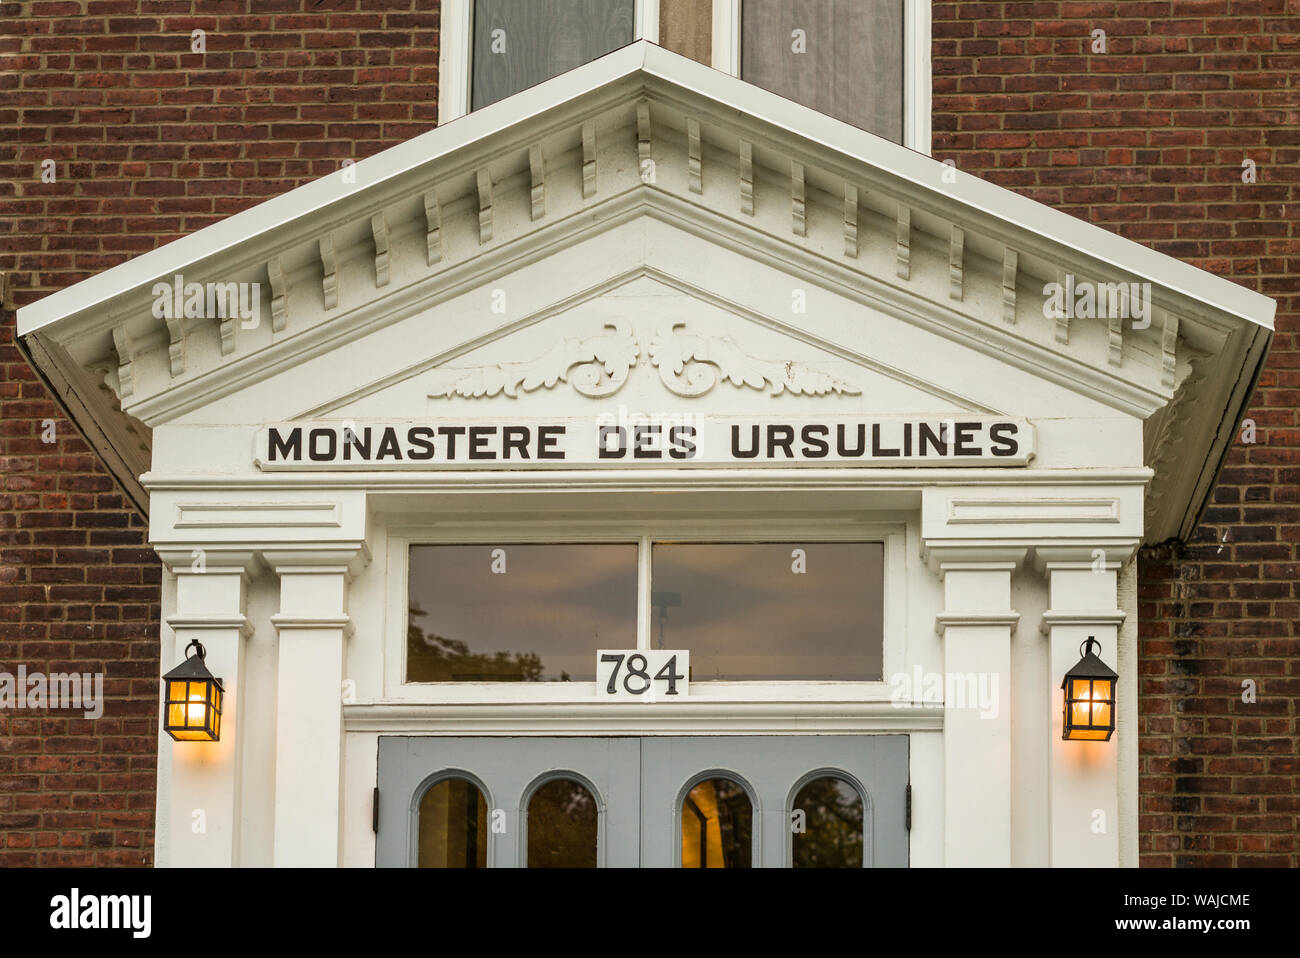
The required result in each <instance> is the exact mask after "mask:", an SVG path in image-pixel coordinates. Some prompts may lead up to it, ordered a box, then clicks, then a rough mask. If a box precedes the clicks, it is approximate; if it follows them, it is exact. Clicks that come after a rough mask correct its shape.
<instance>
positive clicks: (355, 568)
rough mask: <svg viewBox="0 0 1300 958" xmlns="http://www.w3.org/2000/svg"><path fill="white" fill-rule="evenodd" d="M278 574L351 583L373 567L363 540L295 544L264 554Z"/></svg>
mask: <svg viewBox="0 0 1300 958" xmlns="http://www.w3.org/2000/svg"><path fill="white" fill-rule="evenodd" d="M262 557H263V559H265V560H266V564H267V565H268V566H270V567H271V568H272V569H273V570H274V571H275V574H276V575H280V576H283V575H330V574H335V575H339V574H341V575H344V576H346V577H347V579H348V580H349V581H350V580H352V579H355V578H356V577H357V576H358V575H359V574H360V573H361V570H362V569H364V568H365V567H366V566H368V565H369V564H370V546H368V545H367V544H366V543H365V542H364V541H358V542H329V543H321V544H319V545H318V544H311V545H302V544H295V545H292V546H287V547H284V548H279V547H274V548H269V549H265V550H264V551H263V552H262Z"/></svg>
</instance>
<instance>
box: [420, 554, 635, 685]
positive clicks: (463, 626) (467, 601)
mask: <svg viewBox="0 0 1300 958" xmlns="http://www.w3.org/2000/svg"><path fill="white" fill-rule="evenodd" d="M636 557H637V547H636V545H635V544H634V543H627V544H586V543H584V544H580V545H533V544H528V545H420V546H411V553H410V594H409V608H408V613H409V618H408V620H407V622H408V624H407V658H406V680H407V681H408V682H549V681H573V682H594V681H595V679H596V670H595V661H596V650H597V649H598V648H607V649H626V648H633V647H635V646H636V604H637V558H636Z"/></svg>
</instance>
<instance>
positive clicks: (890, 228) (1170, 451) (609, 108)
mask: <svg viewBox="0 0 1300 958" xmlns="http://www.w3.org/2000/svg"><path fill="white" fill-rule="evenodd" d="M646 161H649V162H648V163H647V162H646ZM181 275H183V276H184V278H185V281H186V282H187V283H190V282H192V283H196V284H212V283H221V284H227V283H233V284H256V286H257V288H258V290H259V291H260V293H261V295H260V297H259V306H258V308H257V309H256V310H254V311H253V313H252V314H250V315H248V316H243V315H231V314H229V313H227V314H223V315H213V316H207V315H205V314H204V313H203V311H202V310H199V311H198V312H197V313H196V314H195V315H192V316H191V315H188V312H185V313H182V314H180V315H175V314H173V315H163V314H162V313H160V311H159V309H158V303H157V295H156V294H155V293H154V290H155V289H156V288H157V286H158V284H160V283H161V284H162V285H163V286H170V284H171V283H172V282H173V281H174V280H175V279H176V278H177V277H178V276H181ZM1067 277H1073V278H1074V279H1082V280H1084V281H1087V282H1090V283H1093V284H1100V285H1105V284H1118V283H1125V284H1127V283H1133V282H1137V283H1145V284H1147V286H1148V287H1149V293H1148V294H1147V297H1146V300H1145V302H1146V305H1147V307H1148V308H1149V315H1148V316H1146V317H1144V318H1143V320H1142V321H1141V322H1133V321H1131V319H1130V318H1126V317H1123V316H1119V317H1115V316H1112V317H1102V318H1100V319H1090V318H1087V317H1075V316H1066V315H1051V314H1050V313H1049V311H1048V309H1047V308H1046V306H1045V304H1046V303H1047V302H1048V301H1049V300H1050V299H1051V297H1050V296H1049V295H1048V292H1047V289H1048V285H1049V284H1050V283H1052V282H1054V281H1056V280H1058V279H1061V278H1067ZM655 284H658V287H656V285H655ZM497 293H501V294H502V295H503V296H504V298H505V302H506V307H505V311H504V312H502V313H499V314H498V313H494V312H493V297H494V296H495V295H496V294H497ZM801 295H802V296H803V304H802V305H803V309H802V310H799V309H795V308H793V307H794V306H795V304H796V303H797V302H798V301H799V297H800V296H801ZM1272 311H1273V304H1272V302H1271V301H1269V300H1266V299H1264V298H1263V297H1260V296H1257V295H1255V294H1253V293H1250V292H1249V291H1246V290H1244V289H1242V288H1241V287H1238V286H1235V285H1233V284H1231V283H1228V282H1226V281H1223V280H1220V279H1218V278H1216V277H1213V276H1210V275H1209V274H1207V273H1204V272H1201V271H1199V270H1195V269H1192V268H1191V267H1189V266H1187V265H1185V264H1182V263H1179V262H1178V261H1176V260H1173V259H1171V258H1169V257H1165V256H1161V255H1160V254H1157V253H1154V252H1153V251H1151V250H1149V249H1146V248H1144V247H1141V246H1139V245H1137V244H1134V243H1131V242H1128V241H1126V240H1122V239H1120V238H1119V237H1116V236H1114V235H1113V234H1110V233H1107V232H1105V231H1103V230H1100V229H1098V228H1096V227H1093V226H1090V225H1088V224H1086V223H1082V222H1080V221H1078V220H1076V219H1073V218H1071V217H1068V216H1065V215H1063V214H1059V213H1057V212H1055V211H1053V210H1050V209H1048V208H1047V207H1044V206H1042V205H1040V204H1036V203H1034V202H1032V201H1030V200H1028V199H1026V198H1024V197H1021V196H1018V195H1015V194H1013V193H1010V192H1008V191H1005V190H1001V189H999V188H998V187H996V186H993V185H992V184H989V183H985V182H982V181H980V180H978V179H976V178H974V177H970V176H968V175H966V174H964V173H960V172H957V173H954V172H953V171H952V170H951V169H950V168H949V167H946V166H943V165H942V164H940V163H937V162H935V161H933V160H930V159H929V158H927V157H923V156H920V155H918V154H915V153H913V152H911V151H908V150H905V149H903V148H902V147H898V146H897V145H895V144H891V143H888V142H886V141H884V140H881V139H879V138H877V137H874V136H872V135H870V134H867V133H864V132H862V131H859V130H854V129H852V128H850V127H848V126H846V125H844V124H840V123H838V122H836V121H833V120H830V119H829V118H828V117H825V116H823V115H820V114H817V113H814V112H813V111H810V110H807V109H805V108H803V107H801V106H798V105H797V104H794V103H791V102H790V101H787V100H783V99H782V98H780V97H776V96H774V95H772V94H769V93H767V92H765V91H762V90H759V89H757V88H754V87H752V86H749V85H748V84H745V83H743V82H741V81H739V80H737V79H736V78H733V77H728V76H725V75H723V74H719V73H716V72H715V71H711V70H708V69H707V68H704V67H702V66H700V65H698V64H694V63H692V62H690V61H687V60H684V59H683V58H680V57H677V56H675V55H673V54H670V53H668V52H666V51H663V50H661V49H659V48H657V47H654V46H652V45H647V44H644V43H640V44H636V45H633V46H632V47H629V48H627V49H625V50H622V51H618V52H616V53H614V54H611V55H610V56H608V57H604V58H601V60H598V61H596V62H594V63H592V64H588V65H587V66H586V67H583V68H581V69H579V70H575V71H572V72H571V73H568V74H565V75H563V76H561V77H558V78H556V79H554V80H551V81H548V82H547V83H543V84H541V85H539V86H537V87H533V88H531V89H529V90H526V91H524V92H522V93H520V94H518V95H516V96H514V97H510V98H508V99H506V100H503V101H501V102H500V103H498V104H494V105H493V106H491V107H489V108H486V109H484V110H481V111H477V112H475V113H473V114H471V115H469V116H466V117H463V118H461V119H459V120H457V121H456V122H454V123H451V124H448V125H447V126H446V127H445V128H440V129H437V130H434V131H431V132H430V133H427V134H424V135H422V136H420V137H416V138H414V139H412V140H411V141H409V142H408V143H405V144H402V145H400V146H398V147H395V148H393V149H391V150H387V151H385V152H384V153H381V154H378V155H376V156H374V157H370V158H368V159H366V160H363V161H361V162H359V163H357V164H356V165H355V166H354V167H350V168H349V169H348V171H340V173H339V174H331V175H329V176H326V177H322V178H321V179H320V180H318V181H316V182H313V183H311V184H308V185H306V186H304V187H301V188H299V189H297V190H293V191H291V192H290V193H288V194H285V195H284V196H281V197H277V198H275V199H273V200H270V201H268V202H267V203H265V204H262V205H261V206H259V207H256V208H254V209H252V210H248V211H246V212H245V213H241V214H238V215H236V216H233V217H230V218H229V219H227V220H224V221H222V222H219V223H217V224H214V225H213V226H211V227H208V228H207V229H204V230H201V231H199V232H198V233H196V234H193V235H191V236H188V237H185V238H184V239H182V240H179V241H177V242H175V243H172V244H169V245H168V246H165V247H162V248H160V249H157V250H154V251H152V252H150V253H148V254H145V255H144V256H141V257H139V258H137V259H135V260H132V261H131V262H129V263H126V264H123V265H122V266H120V267H117V268H115V269H112V270H109V271H107V272H106V273H104V274H102V275H100V276H97V277H94V278H92V279H90V280H87V281H85V282H84V283H80V284H77V285H76V286H74V287H71V288H69V289H68V290H64V291H62V292H60V293H56V294H54V295H52V296H50V297H48V298H47V299H46V300H43V301H41V302H40V303H38V304H35V305H34V306H33V307H27V308H25V309H24V310H22V311H20V313H19V334H20V342H21V345H22V347H23V348H24V349H25V350H26V351H27V353H28V354H29V355H30V356H31V357H32V360H33V362H34V363H35V364H36V366H37V367H38V368H39V369H40V370H41V371H42V374H43V375H44V376H45V377H46V379H47V380H48V381H49V382H51V383H52V384H53V386H54V389H55V392H56V394H57V395H59V396H60V397H61V398H62V400H63V401H64V403H65V404H66V406H67V408H68V410H69V412H70V414H71V415H72V416H73V417H74V418H75V419H76V421H77V422H78V424H79V425H80V426H81V428H82V429H83V431H85V432H86V434H87V436H88V438H89V439H90V441H91V443H92V444H93V445H94V446H95V448H96V449H97V451H99V453H100V454H101V455H102V456H103V457H104V458H105V460H106V461H107V462H109V463H110V467H111V468H113V470H114V472H115V474H116V475H118V477H119V479H120V480H121V481H122V482H123V483H124V485H125V486H126V487H127V489H128V492H129V493H130V494H131V495H132V496H133V497H134V498H135V499H136V501H137V502H138V503H140V504H141V505H142V506H144V505H145V502H146V498H147V497H146V496H145V495H144V492H143V489H142V488H141V487H140V485H139V483H138V481H137V477H138V476H139V474H140V473H141V472H143V471H145V470H147V469H148V468H149V456H150V452H149V448H148V433H149V430H151V429H157V428H159V427H164V426H172V425H176V426H183V425H185V424H218V423H244V424H249V423H256V422H265V421H268V420H270V419H275V418H285V417H291V416H298V415H305V414H310V415H328V416H331V417H337V416H343V417H347V416H363V415H370V414H377V415H385V416H392V415H400V416H428V415H435V414H437V411H438V409H439V408H442V407H452V406H455V407H457V408H459V407H461V406H464V407H470V406H475V405H476V406H478V407H480V408H488V407H500V406H511V407H514V406H522V405H523V404H528V406H529V407H530V408H535V409H537V410H539V411H542V410H549V409H550V408H555V409H560V408H561V407H564V408H572V409H575V410H581V409H584V408H585V409H588V410H590V409H591V408H594V407H593V406H592V405H591V404H593V403H595V404H608V403H615V404H617V403H621V402H626V403H627V404H629V405H631V404H633V403H641V404H649V405H650V406H651V408H654V404H663V403H667V402H671V403H677V404H687V403H690V404H704V405H708V406H710V407H712V408H716V409H719V410H722V409H726V408H729V406H734V407H735V408H738V409H744V410H747V411H749V412H753V410H754V408H755V406H756V405H758V404H764V403H766V404H768V406H769V407H770V408H778V409H789V410H792V411H793V410H798V409H812V408H817V409H819V410H826V409H832V408H833V409H836V410H843V411H846V412H855V413H857V412H872V413H876V412H879V411H880V408H881V407H888V408H889V409H890V410H891V411H894V412H902V411H904V410H906V411H908V412H915V413H929V412H933V413H936V414H943V413H947V412H956V411H996V412H997V413H999V414H1006V415H1021V416H1025V417H1027V418H1035V417H1041V416H1043V415H1045V414H1046V415H1050V416H1055V417H1059V418H1063V419H1068V418H1075V419H1079V420H1081V421H1087V422H1091V421H1101V420H1104V419H1105V418H1106V417H1111V418H1113V419H1130V420H1131V419H1133V418H1137V419H1145V420H1146V423H1147V429H1146V432H1147V437H1146V442H1145V446H1146V449H1145V453H1141V452H1140V453H1139V455H1145V457H1146V459H1147V461H1148V462H1149V463H1150V464H1152V465H1154V466H1155V467H1156V469H1157V477H1156V487H1157V489H1158V491H1159V492H1160V494H1159V495H1156V496H1153V497H1151V500H1150V501H1151V502H1153V503H1155V504H1156V508H1157V510H1158V511H1157V513H1153V517H1152V518H1153V522H1154V526H1155V527H1156V528H1155V531H1154V534H1156V535H1157V536H1158V537H1163V536H1165V535H1172V534H1176V533H1177V532H1178V531H1179V530H1180V529H1185V528H1186V526H1187V523H1188V522H1189V521H1191V518H1194V513H1195V512H1196V511H1197V509H1198V508H1199V504H1200V503H1201V502H1202V501H1204V496H1205V494H1206V491H1207V490H1208V487H1209V483H1210V482H1211V481H1212V479H1213V474H1214V471H1215V468H1216V467H1217V463H1218V462H1219V460H1220V458H1221V457H1222V455H1223V452H1224V450H1225V449H1226V444H1227V442H1228V440H1229V437H1230V435H1231V432H1232V425H1233V424H1234V423H1235V421H1236V417H1237V416H1239V415H1240V413H1241V410H1242V409H1243V408H1244V404H1245V403H1246V401H1247V399H1248V395H1249V391H1250V387H1251V384H1252V382H1253V376H1254V375H1255V373H1256V371H1257V369H1258V366H1259V363H1260V362H1261V361H1262V356H1263V353H1264V351H1265V349H1266V348H1267V342H1268V338H1269V329H1270V327H1271V317H1272ZM609 326H612V327H613V329H614V330H615V331H618V330H622V329H626V336H624V335H622V334H621V333H616V334H614V335H607V330H608V327H609ZM656 343H657V344H658V345H657V346H656ZM597 350H599V351H600V352H601V354H600V355H599V356H595V351H597ZM606 350H608V352H606ZM633 350H635V357H633V355H632V352H633ZM586 353H592V355H593V356H594V361H596V362H597V363H598V364H599V366H600V371H599V373H598V374H597V373H596V372H595V370H594V368H593V367H592V366H591V361H585V360H583V359H582V356H583V355H585V354H586ZM575 356H576V357H577V360H578V361H576V362H573V363H570V362H569V359H571V358H573V357H575ZM633 358H635V363H633V362H632V359H633ZM1198 360H1202V362H1201V363H1200V365H1199V367H1198V368H1199V372H1197V373H1195V374H1194V372H1193V363H1194V362H1196V361H1198ZM679 363H680V366H681V371H680V372H677V371H676V369H677V366H678V364H679ZM517 364H523V365H522V367H521V366H519V365H517ZM665 364H667V365H665ZM561 365H563V367H564V368H563V369H559V370H558V371H557V367H559V366H561ZM624 366H626V368H625V369H624V368H623V367H624ZM668 366H671V367H672V369H673V370H674V371H673V372H672V374H671V375H670V376H665V374H664V370H665V369H666V368H667V367H668ZM521 368H522V369H523V370H524V375H523V378H521V379H519V381H518V386H517V388H516V385H515V381H514V380H515V377H516V375H517V373H518V372H519V370H520V369H521ZM532 376H537V377H540V383H541V384H540V385H536V386H535V388H527V387H528V386H529V385H531V384H533V379H531V378H530V377H532ZM623 377H625V378H623ZM551 379H554V380H555V384H554V385H550V386H548V385H546V383H547V382H548V381H550V380H551ZM615 382H617V388H616V389H614V390H613V391H612V392H610V391H609V390H610V388H611V387H612V386H613V385H614V384H615ZM498 385H500V387H501V388H500V389H499V390H498V389H497V388H496V387H497V386H498ZM507 385H508V386H509V387H510V391H507V389H506V386H507ZM579 387H581V388H579ZM706 387H707V388H706ZM778 387H779V388H778ZM440 389H441V390H444V391H446V390H450V392H451V393H452V395H450V396H446V395H439V394H438V391H439V390H440ZM584 390H585V392H584ZM478 391H482V392H483V393H484V395H483V396H481V397H477V398H476V397H475V396H473V395H470V396H466V395H460V393H463V392H468V393H471V394H474V393H476V392H478ZM511 392H513V393H514V395H513V396H512V395H511V394H510V393H511ZM488 393H491V394H492V395H487V394H488ZM592 393H595V395H592ZM584 404H585V405H584ZM131 430H134V434H133V433H132V432H131ZM1175 439H1176V440H1177V441H1174V440H1175ZM1048 446H1049V447H1050V441H1049V442H1048ZM1048 451H1050V448H1049V450H1048ZM1116 455H1117V456H1118V457H1120V458H1121V459H1123V460H1124V461H1125V462H1128V461H1129V460H1130V459H1131V458H1132V451H1131V450H1129V449H1127V448H1126V449H1123V450H1120V451H1118V452H1117V453H1116Z"/></svg>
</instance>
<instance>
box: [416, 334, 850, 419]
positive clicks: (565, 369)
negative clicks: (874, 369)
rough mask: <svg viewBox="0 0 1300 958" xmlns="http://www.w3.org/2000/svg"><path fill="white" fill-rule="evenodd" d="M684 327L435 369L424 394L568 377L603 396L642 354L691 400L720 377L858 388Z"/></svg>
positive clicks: (542, 384) (543, 383)
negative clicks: (644, 340)
mask: <svg viewBox="0 0 1300 958" xmlns="http://www.w3.org/2000/svg"><path fill="white" fill-rule="evenodd" d="M685 329H686V322H685V321H684V320H681V319H679V318H677V317H675V316H674V317H668V318H667V319H666V320H665V321H664V323H663V324H662V325H661V326H660V327H659V330H658V332H656V333H655V335H654V336H653V338H651V340H650V345H649V347H648V348H646V347H643V346H642V344H641V343H640V342H638V341H637V337H636V336H635V334H634V333H633V332H632V328H631V326H630V325H629V324H628V323H627V322H626V321H624V320H618V321H616V322H612V323H606V324H605V326H604V329H603V331H602V332H600V333H598V334H596V335H594V336H589V337H587V338H585V339H576V338H575V339H564V340H561V341H559V342H557V343H556V344H555V345H554V346H552V347H551V348H550V349H548V350H547V351H546V352H544V353H543V354H542V355H540V356H538V357H537V358H536V359H532V360H529V361H527V362H519V363H492V364H488V365H483V366H461V367H444V368H442V369H439V370H437V371H436V374H435V375H436V376H437V380H436V383H435V385H434V388H433V389H432V390H431V391H430V392H429V398H430V399H449V398H451V397H453V396H463V397H465V398H467V399H481V398H484V397H492V396H496V395H499V394H502V393H504V394H505V395H506V396H509V397H510V398H511V399H516V398H518V396H519V392H520V390H522V391H524V392H532V391H534V390H536V389H541V388H546V389H551V388H553V387H554V386H555V385H556V384H557V383H561V382H567V383H568V384H569V385H570V386H572V387H573V389H574V390H575V391H576V392H578V393H580V394H582V395H583V396H588V397H590V398H592V399H603V398H605V397H606V396H612V395H614V393H616V392H618V391H619V389H621V388H622V387H623V384H624V383H625V382H627V380H628V376H630V375H631V373H632V370H633V369H634V368H636V366H637V361H638V360H639V359H640V358H641V357H642V356H643V355H644V356H646V357H647V358H648V359H649V360H650V365H652V366H654V367H655V368H656V369H658V370H659V379H660V380H661V381H662V382H663V384H664V386H666V387H667V388H668V389H669V390H670V391H672V392H673V393H676V394H677V395H678V396H685V397H688V398H690V397H695V396H702V395H704V394H705V393H707V392H708V391H709V390H711V389H712V388H713V387H714V386H716V385H717V384H718V383H719V382H721V381H723V380H725V381H727V382H729V383H731V384H732V385H733V386H737V387H745V386H748V387H749V388H751V389H757V390H760V391H764V392H768V393H769V394H770V395H773V396H777V395H780V394H781V393H792V394H794V395H805V396H824V395H827V394H829V393H836V394H842V395H849V396H857V395H860V394H861V393H862V389H861V387H859V386H856V385H854V384H853V383H850V382H847V381H845V380H843V379H840V378H838V377H836V376H832V375H831V374H830V373H828V372H825V371H823V370H820V369H815V368H813V367H812V366H809V365H807V364H805V363H799V362H794V361H792V360H781V359H758V358H755V357H753V356H750V355H749V354H747V353H745V352H744V351H743V350H741V348H740V347H739V346H738V345H737V344H736V342H735V341H734V340H733V339H731V338H730V337H729V336H705V335H699V334H696V333H687V332H685V331H684V330H685Z"/></svg>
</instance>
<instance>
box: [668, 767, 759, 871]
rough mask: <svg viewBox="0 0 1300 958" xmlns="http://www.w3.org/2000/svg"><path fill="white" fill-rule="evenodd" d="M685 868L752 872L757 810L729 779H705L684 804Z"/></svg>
mask: <svg viewBox="0 0 1300 958" xmlns="http://www.w3.org/2000/svg"><path fill="white" fill-rule="evenodd" d="M681 820H682V867H683V868H750V867H752V859H753V851H754V806H753V804H752V803H751V802H750V800H749V793H748V792H746V791H745V789H744V786H742V785H741V784H740V783H739V782H734V781H732V780H731V779H729V778H710V779H706V780H705V781H703V782H700V784H698V785H696V786H695V787H694V788H692V789H691V790H690V792H688V793H687V795H686V798H684V799H683V800H682V808H681Z"/></svg>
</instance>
